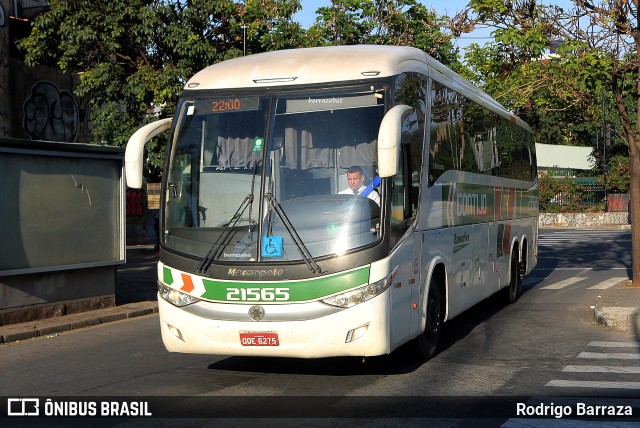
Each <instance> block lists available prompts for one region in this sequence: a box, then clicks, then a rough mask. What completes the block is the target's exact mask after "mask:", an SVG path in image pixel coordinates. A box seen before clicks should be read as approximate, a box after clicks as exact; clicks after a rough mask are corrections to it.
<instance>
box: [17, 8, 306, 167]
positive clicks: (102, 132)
mask: <svg viewBox="0 0 640 428" xmlns="http://www.w3.org/2000/svg"><path fill="white" fill-rule="evenodd" d="M48 3H49V6H50V7H49V10H48V11H47V12H45V13H43V14H41V15H39V16H38V17H37V18H35V20H34V21H33V24H32V29H31V33H30V35H29V36H28V37H27V38H25V39H23V40H22V41H20V43H19V47H20V48H21V49H22V50H23V51H24V52H25V61H26V63H27V64H28V65H36V64H50V65H56V66H58V67H60V68H61V69H62V70H63V71H64V72H67V73H78V74H79V76H80V84H79V86H78V87H77V88H75V92H76V94H77V95H79V96H86V97H89V98H90V100H91V108H92V119H93V124H94V128H93V129H94V131H93V132H94V136H95V138H96V140H97V141H99V142H104V143H109V144H114V145H118V146H122V145H124V144H126V142H127V140H128V138H129V136H131V134H132V133H133V132H134V131H135V129H137V128H138V127H139V126H140V125H141V124H142V123H145V122H147V121H151V120H153V119H155V118H157V117H158V116H160V117H168V116H171V115H172V114H173V112H174V110H175V103H176V101H177V98H178V95H179V94H180V92H181V90H182V87H183V86H184V82H185V81H186V80H187V79H188V78H189V77H190V76H191V75H193V74H194V73H195V72H197V71H198V70H200V69H202V68H204V67H206V66H208V65H210V64H214V63H216V62H219V61H222V60H224V59H228V58H233V57H236V56H240V55H242V54H243V49H244V48H245V46H244V42H245V41H244V38H243V28H242V27H243V25H246V28H245V29H244V30H245V31H246V34H247V37H246V50H247V53H257V52H262V51H266V50H275V49H284V48H289V47H297V46H300V45H302V43H303V40H304V37H303V34H304V31H303V29H302V28H301V26H300V25H299V24H298V23H296V22H294V21H293V15H294V14H295V13H296V12H297V11H298V10H299V9H300V2H299V0H245V1H232V0H189V1H184V0H127V1H124V0H116V1H111V2H95V1H90V0H74V1H67V0H51V1H49V2H48ZM145 149H146V150H147V153H148V155H147V167H148V171H147V173H148V174H147V175H151V176H156V175H157V174H158V172H159V168H160V167H161V165H162V159H163V144H162V142H161V141H157V142H155V144H153V143H152V144H149V145H147V146H146V147H145Z"/></svg>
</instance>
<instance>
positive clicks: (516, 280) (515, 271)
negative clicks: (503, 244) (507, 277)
mask: <svg viewBox="0 0 640 428" xmlns="http://www.w3.org/2000/svg"><path fill="white" fill-rule="evenodd" d="M510 269H511V281H509V286H508V287H507V288H506V295H507V301H508V302H509V303H515V302H516V300H518V298H519V297H520V293H521V291H522V277H521V276H520V260H519V258H518V249H517V248H514V249H513V251H512V252H511V265H510Z"/></svg>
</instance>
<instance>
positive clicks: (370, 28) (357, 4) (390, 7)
mask: <svg viewBox="0 0 640 428" xmlns="http://www.w3.org/2000/svg"><path fill="white" fill-rule="evenodd" d="M316 14H317V18H316V22H315V24H314V25H313V26H312V27H311V28H309V30H308V31H307V36H308V37H307V40H308V42H307V43H308V45H309V46H320V45H354V44H379V45H404V46H413V47H416V48H418V49H421V50H423V51H425V52H426V53H428V54H430V55H432V56H433V57H435V58H436V59H438V60H440V61H441V62H443V63H445V64H448V65H457V53H458V52H457V49H456V48H454V46H453V43H452V42H451V35H450V34H445V33H444V32H443V31H442V27H443V23H444V21H443V20H442V18H440V17H438V15H437V14H436V13H435V11H433V10H429V9H427V8H426V6H424V5H423V4H421V3H419V2H417V1H416V0H332V2H331V5H330V6H326V7H321V8H318V9H317V11H316Z"/></svg>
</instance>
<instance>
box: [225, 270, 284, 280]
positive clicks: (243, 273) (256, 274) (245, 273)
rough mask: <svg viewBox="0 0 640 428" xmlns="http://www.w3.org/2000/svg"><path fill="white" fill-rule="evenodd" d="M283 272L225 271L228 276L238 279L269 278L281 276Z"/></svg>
mask: <svg viewBox="0 0 640 428" xmlns="http://www.w3.org/2000/svg"><path fill="white" fill-rule="evenodd" d="M283 274H284V270H282V269H276V268H273V269H234V268H230V269H229V270H228V271H227V275H228V276H240V277H247V276H248V277H258V278H263V277H270V276H282V275H283Z"/></svg>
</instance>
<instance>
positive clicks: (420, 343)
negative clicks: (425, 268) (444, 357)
mask: <svg viewBox="0 0 640 428" xmlns="http://www.w3.org/2000/svg"><path fill="white" fill-rule="evenodd" d="M426 309H427V322H426V325H425V327H424V331H423V332H422V333H421V334H420V335H419V336H418V337H416V339H415V345H416V351H417V354H418V357H420V359H421V360H423V361H427V360H430V359H431V358H432V357H433V356H434V355H435V354H436V351H437V349H438V341H439V340H440V331H441V330H442V319H443V317H442V297H441V296H440V288H439V287H438V283H437V281H436V280H435V279H434V278H431V283H430V284H429V296H428V297H427V308H426Z"/></svg>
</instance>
